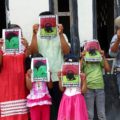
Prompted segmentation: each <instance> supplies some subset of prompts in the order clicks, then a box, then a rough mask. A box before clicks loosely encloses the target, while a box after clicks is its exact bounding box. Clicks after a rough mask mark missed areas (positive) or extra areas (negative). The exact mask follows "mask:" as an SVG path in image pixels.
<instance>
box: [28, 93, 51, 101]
mask: <svg viewBox="0 0 120 120" xmlns="http://www.w3.org/2000/svg"><path fill="white" fill-rule="evenodd" d="M45 96H47V97H49V98H51V96H50V95H49V94H42V95H40V94H38V95H31V94H30V95H28V96H27V99H31V100H35V99H40V98H44V97H45Z"/></svg>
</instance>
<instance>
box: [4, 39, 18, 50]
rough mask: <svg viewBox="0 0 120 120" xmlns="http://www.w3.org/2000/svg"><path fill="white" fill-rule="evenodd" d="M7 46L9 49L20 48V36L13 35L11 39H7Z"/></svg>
mask: <svg viewBox="0 0 120 120" xmlns="http://www.w3.org/2000/svg"><path fill="white" fill-rule="evenodd" d="M5 45H6V48H7V49H17V48H19V40H18V37H12V38H11V39H10V41H9V40H8V39H6V43H5Z"/></svg>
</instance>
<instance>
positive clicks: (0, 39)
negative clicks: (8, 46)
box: [0, 38, 3, 50]
mask: <svg viewBox="0 0 120 120" xmlns="http://www.w3.org/2000/svg"><path fill="white" fill-rule="evenodd" d="M2 46H3V39H2V38H0V50H1V49H2Z"/></svg>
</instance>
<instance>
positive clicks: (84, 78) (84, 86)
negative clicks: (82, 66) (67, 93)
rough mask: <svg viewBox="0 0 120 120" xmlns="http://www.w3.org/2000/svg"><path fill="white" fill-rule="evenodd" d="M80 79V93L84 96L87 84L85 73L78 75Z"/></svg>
mask: <svg viewBox="0 0 120 120" xmlns="http://www.w3.org/2000/svg"><path fill="white" fill-rule="evenodd" d="M80 77H81V83H82V84H81V85H82V86H81V92H82V93H83V94H84V93H86V91H87V83H86V75H85V73H80Z"/></svg>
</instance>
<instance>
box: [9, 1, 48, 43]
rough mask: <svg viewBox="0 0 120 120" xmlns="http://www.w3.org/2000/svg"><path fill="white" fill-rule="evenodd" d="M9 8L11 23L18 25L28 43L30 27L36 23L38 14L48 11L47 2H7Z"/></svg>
mask: <svg viewBox="0 0 120 120" xmlns="http://www.w3.org/2000/svg"><path fill="white" fill-rule="evenodd" d="M9 7H10V21H11V23H14V24H18V25H20V26H21V28H22V30H23V35H24V37H25V38H26V39H27V40H29V42H30V41H31V37H32V26H33V24H35V23H38V16H39V13H40V12H42V11H46V10H49V0H9Z"/></svg>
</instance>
